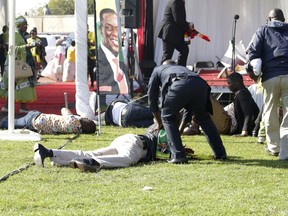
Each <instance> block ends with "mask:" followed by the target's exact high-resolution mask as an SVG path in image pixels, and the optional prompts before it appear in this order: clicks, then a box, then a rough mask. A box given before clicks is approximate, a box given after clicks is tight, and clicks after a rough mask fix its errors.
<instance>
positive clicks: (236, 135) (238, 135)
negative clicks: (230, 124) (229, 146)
mask: <svg viewBox="0 0 288 216" xmlns="http://www.w3.org/2000/svg"><path fill="white" fill-rule="evenodd" d="M233 136H234V137H246V136H247V135H246V134H234V135H233Z"/></svg>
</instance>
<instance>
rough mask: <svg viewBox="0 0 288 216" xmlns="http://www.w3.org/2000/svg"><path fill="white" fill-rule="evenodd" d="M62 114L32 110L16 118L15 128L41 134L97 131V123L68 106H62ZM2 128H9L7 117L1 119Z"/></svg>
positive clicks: (0, 125)
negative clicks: (74, 111)
mask: <svg viewBox="0 0 288 216" xmlns="http://www.w3.org/2000/svg"><path fill="white" fill-rule="evenodd" d="M61 114H62V115H56V114H46V113H41V112H39V111H30V112H29V113H27V115H25V116H23V117H21V118H19V119H15V121H14V125H15V129H23V128H27V129H29V130H32V131H35V132H38V133H41V134H72V133H75V134H77V133H79V134H81V133H86V134H90V133H95V131H96V124H95V122H94V121H92V120H90V119H88V118H82V117H80V116H78V115H73V114H72V113H71V111H70V110H69V109H67V108H62V109H61ZM0 128H2V129H7V128H8V118H7V117H5V118H3V119H2V120H1V122H0Z"/></svg>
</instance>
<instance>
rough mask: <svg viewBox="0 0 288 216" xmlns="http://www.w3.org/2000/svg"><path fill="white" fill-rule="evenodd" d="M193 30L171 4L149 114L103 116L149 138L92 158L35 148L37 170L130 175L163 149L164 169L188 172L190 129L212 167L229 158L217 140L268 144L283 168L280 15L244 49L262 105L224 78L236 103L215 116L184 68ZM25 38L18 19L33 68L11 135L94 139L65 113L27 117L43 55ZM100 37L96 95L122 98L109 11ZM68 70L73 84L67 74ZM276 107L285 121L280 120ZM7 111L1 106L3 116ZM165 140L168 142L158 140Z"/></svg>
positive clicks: (115, 107) (123, 110) (138, 107)
mask: <svg viewBox="0 0 288 216" xmlns="http://www.w3.org/2000/svg"><path fill="white" fill-rule="evenodd" d="M193 30H194V24H193V23H192V22H188V21H186V13H185V4H184V1H177V0H169V1H168V4H167V7H166V10H165V13H164V18H163V22H162V27H161V29H160V32H159V34H158V37H160V38H161V39H162V41H163V57H162V61H161V65H159V66H157V67H155V68H154V70H153V72H152V75H151V77H150V79H149V83H148V92H147V97H148V105H149V106H148V107H147V106H145V105H143V104H139V103H137V102H135V101H131V102H126V101H123V100H114V101H112V102H111V103H110V104H109V105H108V107H107V109H106V112H105V123H106V125H114V126H118V127H143V128H148V129H147V133H146V134H141V135H137V134H132V133H129V134H125V135H122V136H119V137H117V138H116V139H115V140H113V142H112V143H111V144H110V145H109V146H108V147H104V148H101V149H97V150H92V151H81V150H73V151H72V150H57V149H49V148H46V147H44V146H43V145H41V144H40V143H37V144H35V146H34V160H35V164H36V165H38V166H44V160H45V159H46V158H50V160H51V161H52V163H53V164H54V165H57V166H69V167H71V168H79V169H80V170H82V171H90V172H97V171H99V170H100V169H102V168H114V167H128V166H131V165H133V164H136V163H138V162H148V161H152V160H156V159H157V156H156V155H157V151H160V152H163V146H165V149H167V150H168V154H169V157H168V160H167V162H168V163H172V164H187V163H188V159H189V157H190V156H191V155H193V153H194V151H193V150H192V149H187V148H185V146H184V145H183V143H182V139H181V136H182V135H185V134H186V135H189V133H187V130H188V129H189V128H193V130H194V131H197V133H194V134H201V131H202V132H203V133H204V135H205V137H206V139H207V142H208V144H209V146H210V147H211V150H212V153H213V158H214V159H215V160H221V161H225V160H227V158H228V156H227V152H226V149H225V146H224V144H223V142H222V139H221V136H220V134H226V135H232V136H237V137H246V136H260V135H261V137H263V136H265V137H266V143H267V145H266V147H265V151H266V152H267V153H268V154H269V155H273V156H279V159H280V160H288V132H287V127H288V116H287V113H286V112H287V106H288V104H287V100H286V99H287V95H288V85H287V83H288V80H286V79H288V78H287V77H288V76H287V73H288V71H287V68H288V61H287V59H288V46H287V45H286V38H287V37H288V24H287V23H285V18H284V14H283V12H282V10H281V9H278V8H276V9H273V10H271V11H270V13H269V19H268V21H267V24H266V25H264V26H261V27H260V28H259V29H257V31H256V33H255V34H254V35H253V37H252V40H251V42H250V44H249V46H248V47H247V65H246V66H247V73H248V75H249V76H250V77H251V79H253V80H254V81H255V83H256V84H255V85H256V86H257V88H256V89H257V91H258V90H259V88H258V87H259V86H260V87H261V89H262V90H261V92H260V93H259V91H258V93H259V94H260V95H261V99H259V101H257V100H256V99H255V97H254V96H255V94H254V93H255V91H256V90H255V89H254V90H253V88H249V89H248V88H247V87H246V86H245V85H244V82H243V76H242V75H241V74H239V73H237V72H233V73H231V74H230V75H228V76H227V85H228V88H229V89H230V91H231V92H232V93H233V95H234V98H233V102H232V103H231V104H229V105H228V106H226V107H221V108H220V109H215V103H214V102H213V98H211V88H210V86H209V85H208V83H207V82H206V81H205V80H204V79H202V78H201V77H200V76H199V75H198V74H197V73H194V72H192V71H191V70H189V69H188V68H187V67H186V62H187V56H188V52H189V48H188V45H187V44H186V43H185V41H184V34H185V33H187V32H191V31H193ZM6 31H7V27H5V28H4V27H3V34H5V32H6ZM26 31H27V21H26V19H25V18H24V17H22V16H20V17H18V18H17V19H16V32H15V37H16V39H15V41H16V56H17V59H22V60H23V61H26V62H27V63H28V64H29V65H30V66H31V68H32V69H33V76H32V77H28V78H22V79H17V80H16V89H17V91H16V93H15V100H16V101H19V102H21V110H22V111H23V113H27V115H25V116H24V117H22V118H19V119H15V128H24V127H25V128H28V129H30V130H33V131H37V132H39V133H43V134H62V133H94V132H95V131H96V125H97V122H94V121H92V120H89V119H87V118H83V117H80V116H77V115H73V114H72V113H71V112H70V111H69V110H67V109H62V115H54V114H45V113H41V112H39V111H28V110H27V109H26V102H31V101H34V100H36V97H37V96H36V91H35V85H36V82H37V80H36V72H35V63H36V64H37V63H40V62H41V58H43V54H41V52H40V51H39V49H40V50H41V47H40V46H38V45H37V42H38V40H37V31H36V32H35V31H31V32H30V35H31V38H30V39H28V40H27V37H26V36H25V33H26ZM3 34H2V35H0V42H1V45H0V48H1V53H5V52H7V47H6V46H3V45H2V43H3V42H2V41H3V40H5V36H3ZM100 34H101V36H102V38H103V40H102V41H101V44H100V46H99V53H100V52H102V53H103V55H99V59H98V60H99V64H104V63H105V65H103V67H106V69H107V70H102V72H101V73H103V72H104V71H105V76H104V75H103V76H102V78H103V79H104V81H103V85H102V86H101V85H100V91H101V89H102V91H104V92H106V93H107V92H108V93H120V94H127V93H129V90H128V87H129V86H128V83H127V79H128V77H127V73H126V72H127V71H125V65H122V62H121V59H120V57H119V53H118V52H119V48H118V31H117V16H116V13H115V11H114V10H112V9H103V10H101V12H100ZM88 38H89V32H88ZM90 39H91V41H93V39H94V36H93V35H92V36H90ZM115 40H117V43H116V42H115ZM62 42H63V40H62V41H61V40H58V41H57V45H59V50H58V51H57V54H56V55H55V60H54V67H59V68H61V69H56V70H59V71H60V70H61V71H62V68H63V67H64V68H66V69H64V71H65V72H62V74H61V77H60V76H59V77H58V78H57V77H56V79H57V80H58V79H59V80H58V81H60V79H61V81H62V76H63V74H65V76H63V77H65V79H64V78H63V81H72V80H73V79H74V78H75V42H73V44H72V46H71V47H70V48H69V49H68V52H67V55H66V54H65V52H63V46H61V44H62ZM94 48H95V47H93V43H92V42H91V44H90V46H88V49H89V50H90V51H91V52H92V53H93V49H94ZM57 49H58V46H57ZM175 49H176V50H178V51H179V52H180V54H179V56H178V59H177V60H176V61H174V60H172V59H171V58H172V55H173V52H174V50H175ZM37 50H38V51H37ZM88 53H89V52H88ZM65 55H66V56H67V59H66V60H65ZM94 57H95V55H94V56H88V58H90V60H94ZM104 57H105V59H104ZM114 60H115V61H114ZM116 60H117V61H116ZM4 62H5V64H4V66H3V67H2V63H3V61H2V59H1V75H2V77H3V78H2V83H3V84H1V89H0V96H2V97H5V98H6V99H7V81H8V76H7V69H6V68H7V67H5V66H6V65H7V64H8V62H7V60H6V61H4ZM88 62H89V61H88ZM48 65H49V63H48ZM48 65H47V67H46V68H48ZM65 65H66V66H65ZM259 65H260V66H259ZM2 68H3V72H2ZM90 69H91V68H90ZM73 70H74V77H73V72H71V71H73ZM107 71H108V72H107ZM232 71H233V70H232ZM44 73H45V72H44ZM59 74H60V73H59ZM88 74H90V79H91V81H92V82H91V86H92V85H94V76H93V73H91V71H90V72H88ZM88 74H87V75H88ZM120 76H121V77H120ZM2 86H3V87H2ZM253 91H254V92H253ZM279 107H281V111H282V113H280V112H279ZM7 109H8V107H7V103H6V104H5V105H4V107H2V111H5V110H7ZM220 113H225V118H226V117H227V123H225V129H223V128H221V129H219V128H218V125H217V122H215V121H217V120H215V119H214V118H213V116H215V115H218V114H219V115H220ZM279 113H280V114H279ZM0 127H1V128H8V121H7V118H4V119H2V120H1V122H0ZM187 127H188V129H187ZM224 131H225V132H224ZM163 133H164V136H163ZM194 134H191V135H194ZM263 134H264V135H263ZM163 137H165V138H164V139H162V138H163ZM261 143H263V140H262V141H261ZM166 153H167V152H166Z"/></svg>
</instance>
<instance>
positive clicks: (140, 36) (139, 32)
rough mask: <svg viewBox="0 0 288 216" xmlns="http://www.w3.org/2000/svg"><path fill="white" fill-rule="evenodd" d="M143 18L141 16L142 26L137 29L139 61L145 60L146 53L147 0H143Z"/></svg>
mask: <svg viewBox="0 0 288 216" xmlns="http://www.w3.org/2000/svg"><path fill="white" fill-rule="evenodd" d="M141 4H142V7H141V8H142V18H141V27H140V28H138V29H137V37H138V57H139V61H141V60H143V55H144V41H145V36H144V31H145V26H144V25H145V0H142V2H141Z"/></svg>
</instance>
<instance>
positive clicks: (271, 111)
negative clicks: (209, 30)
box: [247, 8, 288, 160]
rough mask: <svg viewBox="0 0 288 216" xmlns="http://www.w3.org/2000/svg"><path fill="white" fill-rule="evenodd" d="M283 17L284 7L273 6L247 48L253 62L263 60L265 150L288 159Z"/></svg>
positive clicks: (287, 54) (287, 52)
mask: <svg viewBox="0 0 288 216" xmlns="http://www.w3.org/2000/svg"><path fill="white" fill-rule="evenodd" d="M284 21H285V18H284V14H283V12H282V10H280V9H279V8H275V9H273V10H271V11H270V13H269V19H268V22H267V24H266V25H264V26H261V27H260V28H259V29H258V30H257V31H256V33H255V34H254V36H253V38H252V41H251V43H250V45H249V48H248V50H247V51H248V55H247V57H248V60H249V61H250V62H251V64H252V61H253V60H254V61H256V60H261V61H262V67H261V70H262V76H261V78H262V85H263V89H264V110H263V120H264V124H265V130H266V140H267V147H266V149H265V150H266V152H267V153H268V154H270V155H274V156H277V155H278V154H279V159H280V160H288V130H287V128H288V115H287V107H288V40H287V38H288V24H287V23H285V22H284ZM254 69H255V68H254ZM281 100H282V103H283V112H284V117H283V120H282V122H280V121H279V112H278V108H279V103H280V101H281ZM285 113H286V114H285Z"/></svg>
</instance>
